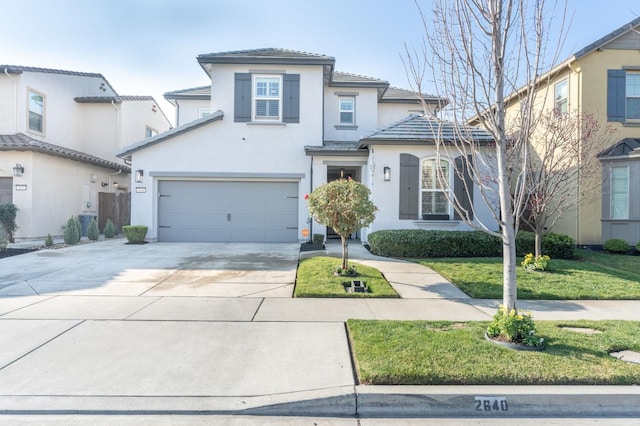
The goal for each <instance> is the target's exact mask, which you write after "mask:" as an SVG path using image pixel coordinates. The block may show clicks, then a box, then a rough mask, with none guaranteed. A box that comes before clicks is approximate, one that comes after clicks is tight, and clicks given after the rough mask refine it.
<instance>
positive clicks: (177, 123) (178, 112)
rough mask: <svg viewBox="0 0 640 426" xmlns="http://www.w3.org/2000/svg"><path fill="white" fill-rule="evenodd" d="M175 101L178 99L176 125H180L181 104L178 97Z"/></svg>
mask: <svg viewBox="0 0 640 426" xmlns="http://www.w3.org/2000/svg"><path fill="white" fill-rule="evenodd" d="M174 101H176V127H178V126H179V125H180V104H179V103H178V100H177V99H174Z"/></svg>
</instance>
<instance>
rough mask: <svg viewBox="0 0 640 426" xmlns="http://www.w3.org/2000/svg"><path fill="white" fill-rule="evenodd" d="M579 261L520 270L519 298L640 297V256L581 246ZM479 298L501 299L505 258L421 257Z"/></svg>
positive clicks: (554, 260)
mask: <svg viewBox="0 0 640 426" xmlns="http://www.w3.org/2000/svg"><path fill="white" fill-rule="evenodd" d="M576 255H577V256H578V258H577V259H576V260H563V259H551V271H550V272H533V271H526V270H524V269H523V268H522V267H520V265H519V264H518V268H517V270H516V275H517V283H518V298H520V299H548V300H553V299H561V300H564V299H566V300H578V299H600V300H606V299H611V300H616V299H617V300H623V299H640V256H621V255H612V254H606V253H601V252H593V251H588V250H578V251H577V252H576ZM418 262H419V263H420V264H422V265H425V266H428V267H430V268H432V269H433V270H435V271H436V272H438V273H439V274H441V275H442V276H444V277H445V278H447V279H448V280H449V281H451V282H452V283H453V284H455V285H456V286H457V287H459V288H460V289H461V290H462V291H464V292H465V293H467V294H468V295H469V296H471V297H473V298H477V299H500V298H502V258H493V257H492V258H443V259H428V260H427V259H422V260H418Z"/></svg>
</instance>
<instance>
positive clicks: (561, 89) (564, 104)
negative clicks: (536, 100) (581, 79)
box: [553, 78, 569, 114]
mask: <svg viewBox="0 0 640 426" xmlns="http://www.w3.org/2000/svg"><path fill="white" fill-rule="evenodd" d="M553 92H554V96H553V99H554V103H555V104H554V109H555V112H556V114H566V113H567V112H569V111H568V109H569V82H568V80H567V79H566V78H565V79H564V80H562V81H561V82H559V83H556V85H555V86H554V88H553Z"/></svg>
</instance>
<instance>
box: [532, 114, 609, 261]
mask: <svg viewBox="0 0 640 426" xmlns="http://www.w3.org/2000/svg"><path fill="white" fill-rule="evenodd" d="M615 133H616V130H615V129H614V128H613V127H611V126H603V125H602V124H601V123H600V122H599V121H598V120H597V119H596V118H595V116H594V115H593V114H589V113H582V114H581V113H578V112H570V113H565V114H559V113H558V112H557V111H548V112H546V113H545V114H544V115H542V116H541V117H540V120H539V122H538V125H537V129H536V132H535V133H534V135H533V136H532V147H533V150H532V155H531V156H530V162H529V165H528V166H527V186H526V192H527V205H526V206H527V208H526V210H525V212H524V214H523V216H522V221H523V223H524V224H525V225H526V226H527V227H529V228H530V229H531V230H532V231H533V232H534V233H535V256H536V257H538V256H541V255H542V254H543V253H542V236H543V235H544V233H546V232H548V231H550V230H551V229H552V228H553V227H554V226H555V224H556V222H557V221H558V219H559V218H560V217H562V215H563V214H565V213H567V212H568V211H570V210H571V209H574V208H575V207H576V206H577V205H578V204H579V203H581V202H588V201H590V200H592V199H593V198H594V195H595V191H594V189H595V188H596V187H597V185H598V179H597V178H598V177H599V176H600V175H599V167H598V166H597V164H594V163H596V162H597V158H596V156H597V154H598V152H599V151H601V150H602V149H603V147H606V146H609V145H610V144H611V142H612V140H613V137H614V136H615Z"/></svg>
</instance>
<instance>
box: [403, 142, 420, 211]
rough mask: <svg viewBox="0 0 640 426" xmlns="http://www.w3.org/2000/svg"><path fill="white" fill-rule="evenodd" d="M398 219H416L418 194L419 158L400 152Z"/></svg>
mask: <svg viewBox="0 0 640 426" xmlns="http://www.w3.org/2000/svg"><path fill="white" fill-rule="evenodd" d="M399 176H400V178H399V181H400V188H399V192H400V204H399V218H400V219H413V220H417V219H418V197H419V196H420V188H419V185H420V159H419V158H418V157H416V156H415V155H411V154H400V173H399Z"/></svg>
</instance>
